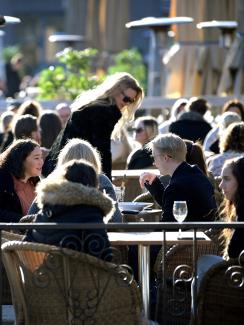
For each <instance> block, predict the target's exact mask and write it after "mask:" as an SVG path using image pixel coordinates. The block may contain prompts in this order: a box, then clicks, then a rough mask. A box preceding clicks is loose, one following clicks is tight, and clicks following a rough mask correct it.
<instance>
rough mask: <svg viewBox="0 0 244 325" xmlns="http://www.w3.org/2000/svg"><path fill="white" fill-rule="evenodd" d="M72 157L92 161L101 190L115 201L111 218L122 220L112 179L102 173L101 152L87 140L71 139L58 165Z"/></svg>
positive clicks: (61, 153) (115, 220)
mask: <svg viewBox="0 0 244 325" xmlns="http://www.w3.org/2000/svg"><path fill="white" fill-rule="evenodd" d="M71 159H84V160H86V161H88V162H90V163H91V164H92V165H93V166H94V167H95V169H96V172H97V173H98V183H99V185H98V186H99V190H100V191H101V192H105V193H106V194H108V196H109V197H110V198H111V199H112V200H113V201H114V203H115V212H114V214H113V216H112V218H111V221H112V222H121V221H122V216H121V213H120V210H119V208H118V204H117V198H116V194H115V191H114V187H113V184H112V182H111V181H110V179H109V178H108V177H107V176H106V175H105V174H104V173H102V164H101V156H100V154H99V152H98V151H97V150H96V149H95V148H94V147H93V146H92V145H91V144H90V143H89V142H88V141H86V140H81V139H77V138H74V139H71V140H69V141H68V143H67V144H66V145H65V146H64V148H63V149H62V150H61V152H60V154H59V156H58V162H57V166H61V165H63V164H64V163H66V162H68V161H70V160H71Z"/></svg>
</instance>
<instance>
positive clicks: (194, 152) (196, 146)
mask: <svg viewBox="0 0 244 325" xmlns="http://www.w3.org/2000/svg"><path fill="white" fill-rule="evenodd" d="M184 142H185V144H186V148H187V153H186V161H187V162H188V164H190V165H197V166H198V167H199V168H200V169H201V171H202V172H203V173H204V174H205V175H206V176H208V171H207V166H206V161H205V157H204V152H203V149H202V146H201V144H200V143H198V142H196V143H194V142H192V141H190V140H184Z"/></svg>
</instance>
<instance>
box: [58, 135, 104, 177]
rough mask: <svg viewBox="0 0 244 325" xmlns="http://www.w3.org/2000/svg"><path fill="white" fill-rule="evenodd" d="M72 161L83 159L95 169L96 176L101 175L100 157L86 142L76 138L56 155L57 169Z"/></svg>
mask: <svg viewBox="0 0 244 325" xmlns="http://www.w3.org/2000/svg"><path fill="white" fill-rule="evenodd" d="M73 159H84V160H86V161H88V162H90V163H91V164H92V165H93V166H94V167H95V169H96V172H97V173H98V174H100V173H101V170H102V166H101V156H100V154H99V152H98V151H97V150H96V149H95V148H94V147H93V146H92V145H91V144H90V143H89V142H88V141H85V140H81V139H77V138H73V139H71V140H69V141H68V142H67V143H66V145H65V146H64V147H63V149H62V150H61V151H60V153H59V155H58V161H57V167H60V166H62V165H63V164H65V163H66V162H68V161H70V160H73Z"/></svg>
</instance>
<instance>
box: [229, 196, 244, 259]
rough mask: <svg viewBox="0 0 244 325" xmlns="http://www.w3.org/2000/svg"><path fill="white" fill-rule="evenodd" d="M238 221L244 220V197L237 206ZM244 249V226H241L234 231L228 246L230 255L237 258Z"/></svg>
mask: <svg viewBox="0 0 244 325" xmlns="http://www.w3.org/2000/svg"><path fill="white" fill-rule="evenodd" d="M236 213H237V221H244V199H242V200H241V201H240V202H239V204H238V206H237V208H236ZM242 250H244V228H239V229H236V230H235V231H234V234H233V236H232V238H231V240H230V244H229V247H228V255H229V257H232V258H236V257H238V256H239V255H240V253H241V252H242Z"/></svg>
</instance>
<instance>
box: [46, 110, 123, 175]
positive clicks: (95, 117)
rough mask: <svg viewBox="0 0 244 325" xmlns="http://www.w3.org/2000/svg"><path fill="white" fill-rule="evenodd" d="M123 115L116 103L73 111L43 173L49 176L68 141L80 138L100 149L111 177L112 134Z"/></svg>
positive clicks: (104, 164)
mask: <svg viewBox="0 0 244 325" xmlns="http://www.w3.org/2000/svg"><path fill="white" fill-rule="evenodd" d="M121 116H122V115H121V112H120V110H119V109H118V107H117V106H116V105H109V106H105V105H103V104H91V105H87V106H85V107H84V109H82V110H77V111H75V112H73V113H72V115H71V117H70V119H69V121H68V122H67V124H66V126H65V129H64V130H62V131H61V132H60V134H59V135H58V137H57V139H56V141H55V142H54V144H53V146H52V148H51V150H50V153H49V155H48V156H47V158H46V160H45V163H44V166H43V169H42V172H43V175H44V176H47V175H48V174H50V173H51V172H52V171H53V169H54V168H55V166H56V162H57V157H58V154H59V152H60V150H61V149H62V148H63V147H64V146H65V144H66V143H67V141H68V140H69V139H72V138H79V139H84V140H87V141H89V142H90V143H91V144H92V145H93V146H94V147H96V148H97V149H98V151H99V152H100V154H101V157H102V167H103V171H104V173H105V174H106V175H107V176H108V177H109V178H110V179H111V170H112V156H111V143H110V141H111V134H112V132H113V129H114V126H115V124H116V123H117V122H118V120H119V119H120V118H121Z"/></svg>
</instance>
